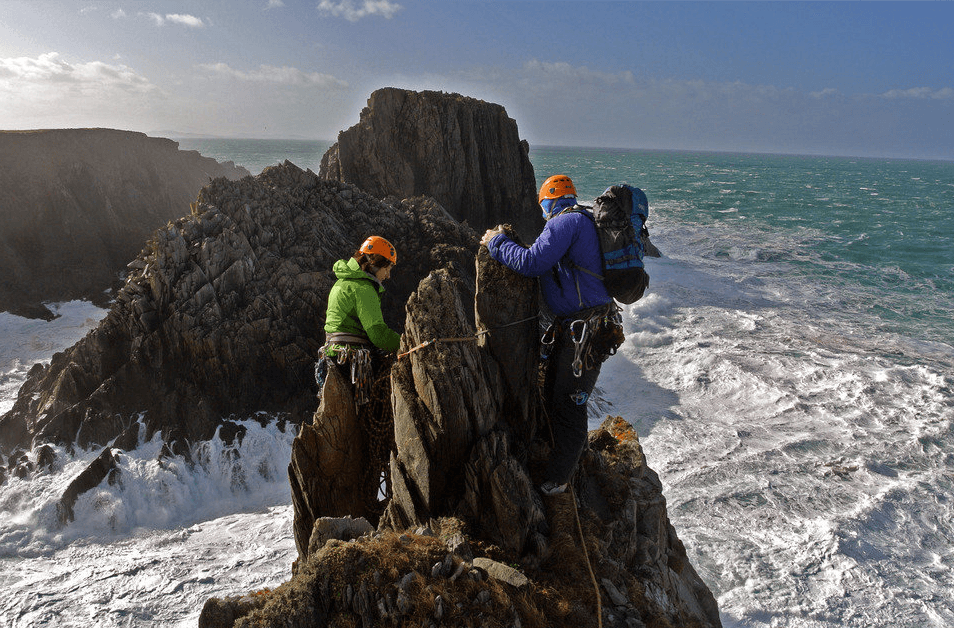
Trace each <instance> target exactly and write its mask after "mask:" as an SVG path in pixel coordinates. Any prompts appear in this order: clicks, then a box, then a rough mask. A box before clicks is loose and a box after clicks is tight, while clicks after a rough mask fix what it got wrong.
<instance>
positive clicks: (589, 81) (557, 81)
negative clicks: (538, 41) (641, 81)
mask: <svg viewBox="0 0 954 628" xmlns="http://www.w3.org/2000/svg"><path fill="white" fill-rule="evenodd" d="M523 71H524V73H525V74H526V75H527V76H528V77H533V78H536V79H537V80H545V81H546V80H548V79H549V80H551V81H552V82H553V83H554V85H555V86H563V87H571V88H579V87H581V86H583V85H593V84H604V85H623V84H625V85H634V84H635V83H636V79H635V77H634V76H633V73H632V72H630V71H628V70H627V71H623V72H616V73H611V72H600V71H597V70H591V69H589V68H588V67H586V66H572V65H570V64H569V63H564V62H555V63H549V62H544V61H538V60H537V59H531V60H530V61H528V62H526V63H525V64H524V65H523Z"/></svg>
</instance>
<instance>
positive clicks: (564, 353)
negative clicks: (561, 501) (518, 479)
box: [543, 332, 601, 484]
mask: <svg viewBox="0 0 954 628" xmlns="http://www.w3.org/2000/svg"><path fill="white" fill-rule="evenodd" d="M573 354H574V344H573V341H572V339H571V338H570V334H569V333H566V332H564V333H561V334H560V335H559V336H558V337H557V339H556V341H555V342H554V345H553V351H552V352H551V354H550V358H549V360H548V364H547V367H546V377H545V379H544V388H543V394H544V399H545V400H546V404H547V414H548V416H549V417H550V427H551V429H552V431H553V441H554V443H553V444H554V447H553V452H552V453H551V454H550V461H549V463H548V464H547V470H546V474H545V477H544V481H549V482H554V483H556V484H565V483H567V482H569V481H570V477H571V476H572V475H573V469H574V468H575V467H576V463H577V461H579V459H580V454H581V453H583V447H584V446H585V445H586V434H587V432H588V430H587V416H586V401H587V399H589V397H590V393H592V392H593V387H594V386H596V379H597V378H598V377H599V375H600V366H601V364H596V365H595V366H594V367H593V368H592V369H590V370H585V369H584V370H583V372H582V374H581V375H580V377H574V375H573V357H574V355H573Z"/></svg>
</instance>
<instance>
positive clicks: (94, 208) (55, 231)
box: [0, 129, 249, 318]
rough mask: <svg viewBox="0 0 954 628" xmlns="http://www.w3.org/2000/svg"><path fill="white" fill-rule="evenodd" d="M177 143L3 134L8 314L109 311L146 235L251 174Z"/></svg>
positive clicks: (3, 289) (3, 272) (111, 134)
mask: <svg viewBox="0 0 954 628" xmlns="http://www.w3.org/2000/svg"><path fill="white" fill-rule="evenodd" d="M248 174H249V173H248V171H247V170H245V169H244V168H240V167H236V166H235V165H234V164H233V163H232V162H225V163H219V162H217V161H215V160H214V159H211V158H208V157H203V156H201V155H200V154H199V153H197V152H195V151H181V150H179V148H178V144H177V143H176V142H174V141H172V140H168V139H163V138H155V137H148V136H146V135H144V134H142V133H136V132H132V131H119V130H113V129H51V130H38V131H0V310H5V311H10V312H13V313H15V314H20V315H24V316H32V317H45V318H48V317H50V313H49V311H48V310H46V308H45V307H44V306H43V305H42V303H43V302H49V301H67V300H70V299H89V300H91V301H93V302H94V303H97V304H100V305H104V304H105V303H106V302H107V301H108V299H107V297H106V296H105V294H104V293H105V291H106V290H108V289H110V288H117V287H118V285H119V281H120V275H121V273H123V272H125V270H126V263H127V262H128V261H129V260H131V259H132V258H133V257H135V255H136V253H138V252H139V250H140V249H141V248H142V246H143V243H144V242H145V241H146V239H147V238H148V236H149V235H150V234H151V233H152V232H153V231H154V230H156V229H157V228H159V227H161V226H163V225H164V224H166V223H167V222H168V221H170V220H174V219H176V218H179V217H180V216H182V215H183V214H185V213H186V212H187V211H188V207H189V203H190V202H191V201H194V200H195V197H196V195H197V194H198V192H199V190H200V189H202V187H203V186H204V185H206V184H207V183H208V182H209V181H210V180H211V179H215V178H218V177H227V178H229V179H239V178H241V177H244V176H248Z"/></svg>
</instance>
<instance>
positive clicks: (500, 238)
mask: <svg viewBox="0 0 954 628" xmlns="http://www.w3.org/2000/svg"><path fill="white" fill-rule="evenodd" d="M487 250H488V251H489V252H490V256H491V257H492V258H494V259H495V260H497V261H498V262H500V263H502V264H504V265H505V266H507V267H508V268H511V269H513V270H515V271H516V272H518V273H520V274H521V275H524V276H526V277H539V278H540V289H541V290H542V292H543V298H544V299H546V302H547V305H549V306H550V310H551V311H552V312H553V313H554V314H555V315H557V316H568V315H570V314H573V313H574V312H578V311H580V310H584V309H587V308H591V307H596V306H597V305H604V304H606V303H610V302H612V300H613V298H612V297H611V296H610V295H609V293H607V292H606V288H605V287H603V282H602V281H601V280H600V279H598V278H596V277H594V276H592V275H590V274H588V273H584V272H582V271H580V270H579V269H577V268H575V267H574V266H573V264H576V265H577V266H581V267H583V268H586V269H587V270H589V271H591V272H594V273H596V274H598V275H600V274H602V273H603V264H602V257H601V253H600V242H599V238H598V237H597V235H596V226H595V225H594V224H593V221H592V219H590V218H589V217H587V216H584V215H583V214H582V213H580V212H563V213H560V214H557V215H556V216H554V217H552V218H550V219H549V220H548V221H547V223H546V225H545V226H544V227H543V233H541V234H540V237H538V238H537V239H536V241H535V242H534V243H533V245H532V246H531V247H530V248H529V249H525V248H523V247H522V246H520V245H519V244H517V243H515V242H514V241H513V240H511V239H510V238H508V237H507V236H505V235H504V234H502V233H501V234H498V235H496V236H494V237H493V239H492V240H491V241H490V242H488V243H487ZM564 257H565V259H564ZM567 260H569V261H570V262H573V264H569V263H567ZM554 267H555V268H556V271H557V275H558V276H559V282H558V281H557V280H556V279H555V278H554V276H553V275H554V274H553V273H552V272H550V269H552V268H554ZM577 282H579V283H577ZM578 285H579V293H577V286H578Z"/></svg>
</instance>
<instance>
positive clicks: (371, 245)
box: [358, 236, 397, 264]
mask: <svg viewBox="0 0 954 628" xmlns="http://www.w3.org/2000/svg"><path fill="white" fill-rule="evenodd" d="M358 252H359V253H376V254H378V255H380V256H381V257H384V258H387V260H388V261H390V262H391V263H392V264H397V251H395V250H394V245H393V244H391V243H390V242H388V241H387V240H385V239H384V238H382V237H381V236H370V237H369V238H368V239H367V240H365V241H364V242H363V243H362V244H361V248H359V249H358Z"/></svg>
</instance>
